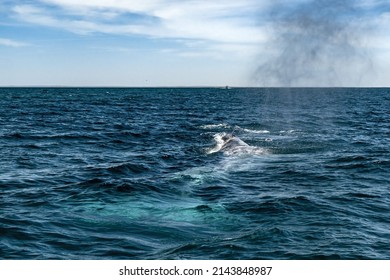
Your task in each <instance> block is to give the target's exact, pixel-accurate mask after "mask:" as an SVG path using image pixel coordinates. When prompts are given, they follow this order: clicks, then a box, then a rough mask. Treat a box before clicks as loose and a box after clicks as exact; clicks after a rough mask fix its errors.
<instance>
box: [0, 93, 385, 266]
mask: <svg viewBox="0 0 390 280" xmlns="http://www.w3.org/2000/svg"><path fill="white" fill-rule="evenodd" d="M389 120H390V91H389V90H388V89H347V88H345V89H245V88H241V89H230V90H224V89H218V88H200V89H190V88H186V89H180V88H173V89H170V88H167V89H161V88H158V89H153V88H150V89H119V88H115V89H108V88H104V89H73V88H50V89H40V88H23V89H18V88H12V89H0V155H1V156H0V205H1V206H0V207H1V208H0V237H1V243H0V257H1V258H2V259H340V258H341V259H389V258H390V242H389V240H390V176H389V174H390V173H389V171H390V140H389V139H390V121H389ZM230 133H233V135H234V136H235V137H237V138H238V139H239V141H242V142H237V143H239V144H237V145H231V146H229V147H226V146H225V147H224V146H223V145H224V143H223V140H222V137H223V136H224V135H227V134H230Z"/></svg>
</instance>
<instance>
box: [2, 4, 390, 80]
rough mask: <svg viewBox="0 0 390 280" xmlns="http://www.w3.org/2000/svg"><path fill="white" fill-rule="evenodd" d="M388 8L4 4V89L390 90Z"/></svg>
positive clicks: (361, 6)
mask: <svg viewBox="0 0 390 280" xmlns="http://www.w3.org/2000/svg"><path fill="white" fill-rule="evenodd" d="M388 2H389V1H388V0H327V1H325V0H214V1H212V0H85V1H80V0H35V1H32V0H0V65H1V67H0V86H118V87H121V86H129V87H132V86H134V87H138V86H139V87H144V86H146V87H149V86H151V87H153V86H158V87H159V86H225V85H229V86H367V87H388V86H390V75H389V74H390V4H389V3H388Z"/></svg>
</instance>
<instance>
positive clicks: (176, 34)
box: [13, 0, 267, 49]
mask: <svg viewBox="0 0 390 280" xmlns="http://www.w3.org/2000/svg"><path fill="white" fill-rule="evenodd" d="M266 2H267V1H266ZM39 3H40V5H34V6H33V5H32V4H29V5H18V6H15V7H14V8H13V12H14V16H16V17H17V18H18V20H20V21H24V22H28V23H31V24H37V25H42V26H47V27H53V28H60V29H65V30H68V31H70V32H74V33H78V34H88V33H107V34H122V35H126V34H128V35H132V34H135V35H143V36H148V37H152V38H168V39H185V40H199V41H202V42H208V43H209V45H208V47H212V48H215V47H216V46H221V45H222V44H225V45H226V47H223V49H229V48H230V49H234V48H235V47H237V46H238V45H242V46H243V45H248V44H249V45H258V44H259V43H262V42H264V41H265V40H266V39H267V35H266V33H265V32H264V31H263V30H262V29H261V28H259V26H257V22H256V21H257V19H256V17H255V16H254V14H256V12H257V10H258V9H260V4H259V1H256V0H243V1H235V0H225V1H221V0H220V1H205V0H190V1H179V0H143V1H142V0H139V1H135V0H134V1H124V0H110V1H107V0H104V1H103V0H89V1H79V0H42V1H40V2H39ZM213 44H214V46H211V45H213ZM204 45H205V46H206V44H204ZM242 46H238V48H239V49H242Z"/></svg>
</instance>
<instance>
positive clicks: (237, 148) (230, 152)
mask: <svg viewBox="0 0 390 280" xmlns="http://www.w3.org/2000/svg"><path fill="white" fill-rule="evenodd" d="M214 140H215V142H216V145H215V146H214V147H213V148H210V149H208V150H207V153H208V154H213V153H217V152H222V153H223V154H224V155H227V156H241V155H264V154H265V153H266V150H264V149H263V148H260V147H254V146H250V145H249V144H247V143H245V142H244V141H243V140H241V139H240V138H239V137H238V136H235V135H233V134H232V133H217V134H216V135H214Z"/></svg>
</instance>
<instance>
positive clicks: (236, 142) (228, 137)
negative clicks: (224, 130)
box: [220, 134, 249, 151]
mask: <svg viewBox="0 0 390 280" xmlns="http://www.w3.org/2000/svg"><path fill="white" fill-rule="evenodd" d="M221 139H222V141H223V143H222V147H221V149H220V151H230V150H233V149H235V148H237V147H249V145H248V144H247V143H245V142H244V141H242V140H241V139H240V138H238V137H237V136H234V135H233V134H225V135H223V136H222V138H221Z"/></svg>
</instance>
